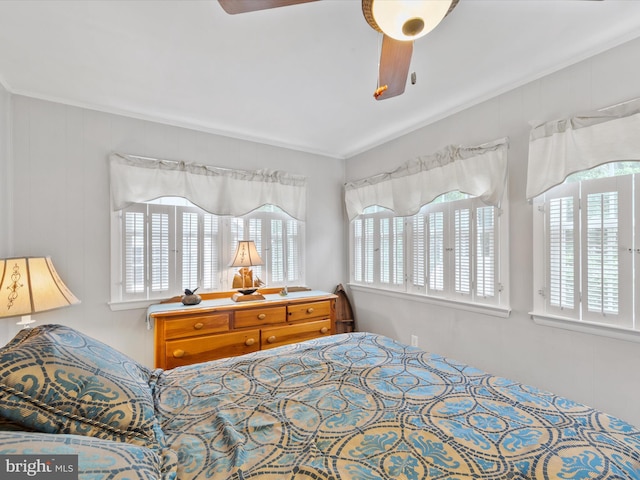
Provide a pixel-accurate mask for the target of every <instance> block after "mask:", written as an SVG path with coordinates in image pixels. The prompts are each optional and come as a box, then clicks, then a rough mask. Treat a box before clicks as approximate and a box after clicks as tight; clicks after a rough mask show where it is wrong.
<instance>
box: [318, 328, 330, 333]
mask: <svg viewBox="0 0 640 480" xmlns="http://www.w3.org/2000/svg"><path fill="white" fill-rule="evenodd" d="M328 331H329V329H328V328H327V327H322V328H321V329H320V333H327V332H328Z"/></svg>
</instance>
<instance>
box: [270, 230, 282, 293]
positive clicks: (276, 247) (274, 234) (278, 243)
mask: <svg viewBox="0 0 640 480" xmlns="http://www.w3.org/2000/svg"><path fill="white" fill-rule="evenodd" d="M283 224H284V222H283V221H282V220H275V219H274V220H271V265H272V267H271V278H272V279H273V281H274V282H284V280H285V272H284V268H285V265H284V225H283Z"/></svg>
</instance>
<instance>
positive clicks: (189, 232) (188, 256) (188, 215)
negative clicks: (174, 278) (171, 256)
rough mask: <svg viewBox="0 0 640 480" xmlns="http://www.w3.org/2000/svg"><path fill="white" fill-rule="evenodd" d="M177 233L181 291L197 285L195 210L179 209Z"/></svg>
mask: <svg viewBox="0 0 640 480" xmlns="http://www.w3.org/2000/svg"><path fill="white" fill-rule="evenodd" d="M178 222H179V223H178V235H179V239H180V245H181V246H180V252H181V256H182V262H181V270H180V278H181V282H182V291H184V290H185V289H187V288H188V289H190V290H193V289H195V288H196V287H198V285H199V275H198V273H199V272H198V265H199V263H200V262H199V258H198V253H199V250H200V249H199V239H200V235H199V231H198V230H199V229H198V225H199V222H198V213H197V212H195V211H181V212H180V214H179V216H178Z"/></svg>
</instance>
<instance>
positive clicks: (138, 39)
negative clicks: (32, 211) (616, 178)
mask: <svg viewBox="0 0 640 480" xmlns="http://www.w3.org/2000/svg"><path fill="white" fill-rule="evenodd" d="M258 1H259V0H258ZM639 36H640V1H637V0H604V1H589V0H460V3H459V4H458V6H457V7H456V8H455V10H454V11H453V12H452V13H451V14H450V15H449V16H448V17H447V18H445V20H444V21H443V22H442V24H440V25H439V26H438V27H437V28H436V29H435V30H434V31H432V32H431V33H429V34H428V35H427V36H426V37H423V38H422V39H419V40H418V41H417V42H416V43H415V47H414V54H413V60H412V66H411V71H415V72H416V74H417V79H418V81H417V83H416V85H408V86H407V90H406V92H405V93H404V95H402V96H400V97H395V98H391V99H387V100H384V101H376V100H374V99H373V91H374V89H375V88H376V70H377V62H378V57H379V49H380V44H381V36H380V34H378V33H377V32H375V31H374V30H373V29H371V27H369V26H368V24H367V23H366V21H365V19H364V17H363V16H362V11H361V5H360V1H359V0H323V1H319V2H314V3H309V4H303V5H296V6H291V7H284V8H278V9H273V10H265V11H261V12H254V13H249V14H243V15H234V16H231V15H227V14H226V13H225V12H224V11H223V10H222V8H221V7H220V5H219V4H218V2H217V1H215V0H200V1H189V0H182V1H177V0H161V1H154V0H129V1H120V0H88V1H85V0H71V1H61V0H44V1H24V0H22V1H10V0H2V1H0V82H2V84H3V85H4V86H5V87H6V88H7V89H8V90H9V91H10V92H12V93H15V94H22V95H28V96H32V97H37V98H44V99H48V100H54V101H59V102H63V103H68V104H71V105H78V106H83V107H89V108H94V109H98V110H103V111H107V112H114V113H122V114H125V115H130V116H134V117H138V118H145V119H151V120H155V121H160V122H164V123H168V124H172V125H180V126H186V127H190V128H195V129H198V130H204V131H207V132H214V133H220V134H223V135H229V136H233V137H237V138H243V139H249V140H254V141H258V142H262V143H267V144H271V145H279V146H285V147H289V148H293V149H298V150H302V151H307V152H313V153H319V154H323V155H328V156H332V157H337V158H348V157H350V156H353V155H355V154H357V153H360V152H362V151H365V150H367V149H369V148H372V147H374V146H376V145H379V144H381V143H384V142H386V141H389V140H391V139H393V138H396V137H398V136H400V135H402V134H405V133H407V132H410V131H412V130H415V129H416V128H419V127H421V126H424V125H427V124H428V123H430V122H433V121H435V120H437V119H439V118H442V117H443V116H446V115H448V114H451V113H453V112H456V111H459V110H461V109H463V108H466V107H468V106H470V105H473V104H475V103H478V102H480V101H482V100H485V99H487V98H490V97H492V96H494V95H497V94H500V93H502V92H504V91H507V90H509V89H511V88H514V87H516V86H518V85H521V84H523V83H525V82H528V81H530V80H533V79H535V78H539V77H541V76H543V75H545V74H548V73H550V72H552V71H554V70H557V69H559V68H562V67H565V66H567V65H570V64H572V63H575V62H577V61H580V60H582V59H584V58H587V57H589V56H591V55H593V54H596V53H599V52H601V51H604V50H606V49H608V48H611V47H614V46H616V45H618V44H620V43H622V42H625V41H628V40H631V39H633V38H636V37H639ZM633 61H635V62H638V59H634V60H633Z"/></svg>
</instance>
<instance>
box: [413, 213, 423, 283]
mask: <svg viewBox="0 0 640 480" xmlns="http://www.w3.org/2000/svg"><path fill="white" fill-rule="evenodd" d="M411 234H412V237H411V252H412V257H411V267H412V269H411V283H412V285H413V286H414V287H425V286H426V271H425V264H426V258H425V247H426V245H425V241H426V240H425V239H426V234H425V220H424V215H422V214H417V215H414V216H413V217H412V230H411Z"/></svg>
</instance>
